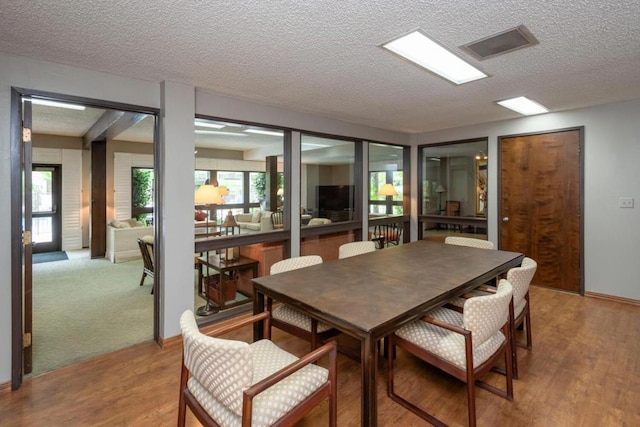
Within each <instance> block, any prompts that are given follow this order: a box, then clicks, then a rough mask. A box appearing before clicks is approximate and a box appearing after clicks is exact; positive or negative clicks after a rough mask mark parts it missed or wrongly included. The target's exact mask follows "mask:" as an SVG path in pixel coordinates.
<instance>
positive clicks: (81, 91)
mask: <svg viewBox="0 0 640 427" xmlns="http://www.w3.org/2000/svg"><path fill="white" fill-rule="evenodd" d="M12 86H15V87H22V88H29V89H35V90H43V91H50V92H55V93H61V94H67V95H75V96H83V97H88V98H95V99H104V100H109V101H115V102H122V103H128V104H135V105H142V106H147V107H154V108H158V107H159V106H160V92H159V86H158V84H157V83H153V82H148V81H142V80H136V79H129V78H125V77H119V76H114V75H111V74H105V73H98V72H93V71H88V70H85V69H81V68H74V67H68V66H65V65H60V64H55V63H50V62H44V61H37V60H33V59H29V58H24V57H20V56H14V55H7V54H3V53H0V182H1V183H3V184H2V185H0V200H10V194H11V188H10V185H9V183H10V172H11V168H10V140H9V139H10V120H11V115H10V109H11V87H12ZM10 232H11V206H10V204H9V203H2V204H0V236H1V237H0V384H3V383H5V382H7V381H9V380H10V378H11V240H10Z"/></svg>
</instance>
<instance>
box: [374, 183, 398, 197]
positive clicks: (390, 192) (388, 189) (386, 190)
mask: <svg viewBox="0 0 640 427" xmlns="http://www.w3.org/2000/svg"><path fill="white" fill-rule="evenodd" d="M397 195H398V191H397V190H396V189H395V187H394V186H393V184H390V183H386V184H385V185H383V186H382V187H380V189H379V190H378V196H397Z"/></svg>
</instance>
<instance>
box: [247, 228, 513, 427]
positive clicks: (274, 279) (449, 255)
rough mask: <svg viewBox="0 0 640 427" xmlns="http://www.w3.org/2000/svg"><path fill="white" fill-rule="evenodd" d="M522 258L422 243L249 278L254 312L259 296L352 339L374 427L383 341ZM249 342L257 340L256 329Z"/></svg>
mask: <svg viewBox="0 0 640 427" xmlns="http://www.w3.org/2000/svg"><path fill="white" fill-rule="evenodd" d="M523 258H524V255H523V254H520V253H515V252H507V251H500V250H488V249H477V248H470V247H465V246H455V245H447V244H444V243H438V242H431V241H426V240H421V241H418V242H412V243H405V244H403V245H400V246H397V247H391V248H385V249H382V250H378V251H375V252H370V253H367V254H363V255H358V256H354V257H351V258H345V259H340V260H335V261H330V262H326V263H323V264H318V265H315V266H311V267H306V268H303V269H298V270H293V271H289V272H286V273H280V274H276V275H272V276H263V277H259V278H256V279H254V280H253V284H254V307H253V308H254V313H260V312H263V311H264V310H265V309H266V307H265V297H269V298H272V299H273V300H275V301H279V302H282V303H285V304H288V305H290V306H292V307H295V308H297V309H299V310H300V311H302V312H304V313H306V314H307V315H309V316H311V317H313V318H315V319H318V320H319V321H322V322H325V323H327V324H329V325H331V326H333V327H335V328H336V329H338V330H340V331H341V332H343V333H345V334H347V335H350V336H352V337H354V338H356V339H358V340H359V341H360V343H361V345H360V361H361V375H362V399H361V419H362V424H361V425H363V426H375V425H377V402H376V399H377V396H376V370H377V363H376V362H377V357H378V346H377V342H378V340H380V339H381V338H384V337H385V336H387V335H389V334H390V333H392V332H393V331H395V330H397V329H398V328H400V327H402V326H403V325H405V324H407V323H409V322H412V321H414V320H416V319H419V318H420V317H422V315H423V314H424V313H425V312H426V311H428V310H430V309H433V308H435V307H438V306H440V305H442V304H444V303H445V302H446V301H448V300H449V299H451V298H453V297H454V296H456V295H460V294H462V293H464V292H467V291H469V290H471V289H473V288H474V287H476V286H479V285H481V284H484V283H487V282H488V281H490V280H492V279H494V278H496V277H499V276H500V275H502V274H504V273H506V272H507V271H508V270H509V269H510V268H512V267H516V266H519V265H520V264H521V262H522V259H523ZM254 338H255V339H260V338H262V327H261V325H255V327H254Z"/></svg>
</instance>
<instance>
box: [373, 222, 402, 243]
mask: <svg viewBox="0 0 640 427" xmlns="http://www.w3.org/2000/svg"><path fill="white" fill-rule="evenodd" d="M402 228H403V227H402V224H401V223H394V224H380V225H376V226H375V227H374V229H373V236H374V238H375V242H376V243H378V249H382V248H383V247H385V246H387V247H388V246H389V244H392V245H394V246H398V245H399V244H400V239H401V238H402Z"/></svg>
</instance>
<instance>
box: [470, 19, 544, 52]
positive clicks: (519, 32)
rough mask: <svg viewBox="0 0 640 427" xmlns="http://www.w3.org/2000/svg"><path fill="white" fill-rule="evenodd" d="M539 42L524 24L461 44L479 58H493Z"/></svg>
mask: <svg viewBox="0 0 640 427" xmlns="http://www.w3.org/2000/svg"><path fill="white" fill-rule="evenodd" d="M536 44H538V40H536V38H535V37H534V36H533V34H531V33H530V32H529V30H527V28H526V27H525V26H524V25H520V26H519V27H516V28H512V29H510V30H506V31H503V32H501V33H498V34H494V35H492V36H489V37H485V38H484V39H481V40H478V41H475V42H472V43H469V44H466V45H464V46H460V48H461V49H464V50H465V51H466V52H469V53H470V54H471V55H473V56H474V57H475V58H477V59H479V60H483V59H488V58H493V57H494V56H498V55H502V54H504V53H507V52H513V51H514V50H518V49H522V48H525V47H528V46H533V45H536Z"/></svg>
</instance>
